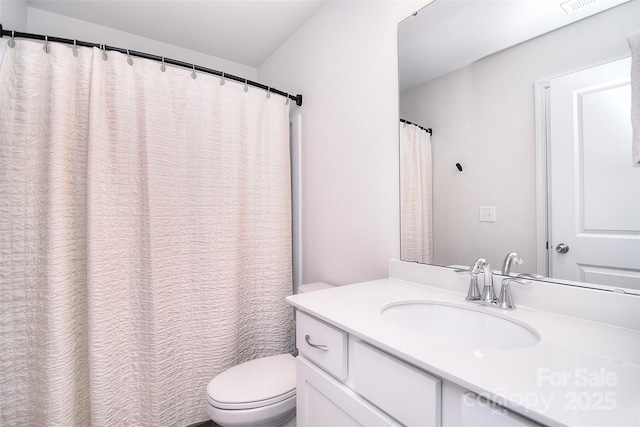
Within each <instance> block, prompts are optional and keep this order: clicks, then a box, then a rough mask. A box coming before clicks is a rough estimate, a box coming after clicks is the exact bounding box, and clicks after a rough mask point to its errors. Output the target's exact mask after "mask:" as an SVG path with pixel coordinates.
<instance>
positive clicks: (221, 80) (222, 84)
mask: <svg viewBox="0 0 640 427" xmlns="http://www.w3.org/2000/svg"><path fill="white" fill-rule="evenodd" d="M220 86H224V71H223V72H222V77H221V78H220Z"/></svg>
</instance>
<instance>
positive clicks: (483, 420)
mask: <svg viewBox="0 0 640 427" xmlns="http://www.w3.org/2000/svg"><path fill="white" fill-rule="evenodd" d="M460 421H461V422H460V425H461V426H462V427H467V426H468V427H471V426H473V427H541V426H540V424H538V423H535V422H533V421H531V420H528V419H526V418H524V417H521V416H520V415H517V414H515V413H513V412H511V411H510V410H508V409H505V408H503V407H501V406H498V405H496V404H495V403H492V402H489V401H487V400H486V399H484V398H482V397H480V396H478V395H477V394H474V393H471V392H466V393H464V394H463V395H462V412H461V417H460Z"/></svg>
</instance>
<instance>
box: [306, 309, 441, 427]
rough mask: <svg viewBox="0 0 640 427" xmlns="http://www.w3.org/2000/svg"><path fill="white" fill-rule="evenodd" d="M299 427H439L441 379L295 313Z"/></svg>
mask: <svg viewBox="0 0 640 427" xmlns="http://www.w3.org/2000/svg"><path fill="white" fill-rule="evenodd" d="M296 318H297V327H296V340H297V346H298V350H299V352H300V355H299V356H298V391H297V424H298V426H358V425H363V426H379V425H389V426H401V425H420V426H439V425H440V408H441V405H440V385H441V381H440V379H438V378H436V377H433V376H432V375H429V374H427V373H426V372H424V371H421V370H419V369H417V368H415V367H413V366H411V365H409V364H407V363H405V362H403V361H401V360H399V359H397V358H395V357H393V356H390V355H389V354H387V353H385V352H382V351H380V350H378V349H376V348H375V347H372V346H370V345H369V344H367V343H365V342H363V341H361V340H359V339H357V338H355V337H350V336H349V335H348V334H347V333H346V332H344V331H341V330H340V329H338V328H335V327H334V326H332V325H329V324H327V323H325V322H323V321H321V320H318V319H316V318H314V317H312V316H309V315H307V314H305V313H303V312H300V311H298V312H297V316H296Z"/></svg>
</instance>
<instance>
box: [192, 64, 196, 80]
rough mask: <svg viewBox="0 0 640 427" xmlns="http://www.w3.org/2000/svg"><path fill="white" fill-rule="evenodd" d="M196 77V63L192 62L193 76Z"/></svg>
mask: <svg viewBox="0 0 640 427" xmlns="http://www.w3.org/2000/svg"><path fill="white" fill-rule="evenodd" d="M196 77H197V76H196V64H191V78H192V79H193V80H195V79H196Z"/></svg>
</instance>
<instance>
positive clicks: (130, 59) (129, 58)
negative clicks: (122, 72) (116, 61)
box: [127, 49, 133, 65]
mask: <svg viewBox="0 0 640 427" xmlns="http://www.w3.org/2000/svg"><path fill="white" fill-rule="evenodd" d="M127 64H129V65H133V59H132V58H131V55H130V54H129V49H127Z"/></svg>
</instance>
